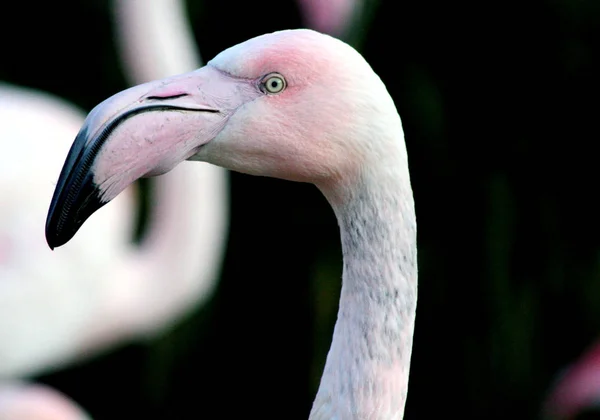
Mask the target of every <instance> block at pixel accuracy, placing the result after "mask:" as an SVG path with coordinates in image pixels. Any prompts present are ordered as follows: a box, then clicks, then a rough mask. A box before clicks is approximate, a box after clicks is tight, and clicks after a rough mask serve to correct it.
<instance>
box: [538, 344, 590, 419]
mask: <svg viewBox="0 0 600 420" xmlns="http://www.w3.org/2000/svg"><path fill="white" fill-rule="evenodd" d="M594 407H597V408H596V410H598V411H599V412H600V341H598V342H596V343H594V344H593V345H592V346H591V347H590V348H589V349H587V350H586V351H585V352H584V353H583V355H582V356H581V357H580V358H579V359H578V360H576V361H575V362H574V363H573V364H572V365H571V366H569V367H567V368H566V369H565V370H564V372H563V373H561V375H560V376H559V377H558V378H557V380H556V383H555V384H554V385H553V386H552V389H551V390H550V392H549V393H548V396H547V397H546V400H545V402H544V405H543V414H544V418H546V419H548V420H574V419H576V418H577V416H578V415H580V414H583V413H584V412H586V411H587V410H592V409H594Z"/></svg>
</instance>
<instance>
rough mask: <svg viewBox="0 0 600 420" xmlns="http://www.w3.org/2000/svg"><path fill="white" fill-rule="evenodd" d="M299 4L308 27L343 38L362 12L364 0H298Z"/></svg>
mask: <svg viewBox="0 0 600 420" xmlns="http://www.w3.org/2000/svg"><path fill="white" fill-rule="evenodd" d="M298 5H299V6H300V11H301V12H302V16H303V19H304V23H305V24H306V26H307V27H309V28H312V29H315V30H317V31H319V32H323V33H327V34H330V35H333V36H335V37H338V38H341V37H344V36H345V35H346V34H347V33H348V31H349V30H350V27H351V24H352V22H353V20H354V18H355V17H356V16H357V15H358V14H359V13H361V11H362V7H363V0H298Z"/></svg>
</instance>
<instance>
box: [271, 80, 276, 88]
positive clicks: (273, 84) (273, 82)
mask: <svg viewBox="0 0 600 420" xmlns="http://www.w3.org/2000/svg"><path fill="white" fill-rule="evenodd" d="M271 87H272V88H273V89H274V88H276V87H277V81H276V80H273V81H272V82H271Z"/></svg>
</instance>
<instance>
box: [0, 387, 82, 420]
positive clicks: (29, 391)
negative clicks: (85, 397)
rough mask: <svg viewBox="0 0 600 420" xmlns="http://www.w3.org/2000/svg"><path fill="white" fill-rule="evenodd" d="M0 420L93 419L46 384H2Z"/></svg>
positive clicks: (0, 390)
mask: <svg viewBox="0 0 600 420" xmlns="http://www.w3.org/2000/svg"><path fill="white" fill-rule="evenodd" d="M0 420H91V418H90V417H89V416H88V414H87V413H85V412H84V411H83V410H82V409H81V407H79V406H78V405H76V404H75V403H73V402H72V401H71V400H69V399H68V398H67V397H66V396H65V395H63V394H62V393H60V392H58V391H56V390H54V389H52V388H49V387H47V386H44V385H26V384H17V383H13V384H10V385H1V384H0Z"/></svg>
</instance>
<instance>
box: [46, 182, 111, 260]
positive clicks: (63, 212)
mask: <svg viewBox="0 0 600 420" xmlns="http://www.w3.org/2000/svg"><path fill="white" fill-rule="evenodd" d="M63 191H64V190H63ZM65 195H68V194H65ZM105 204H106V203H105V202H103V201H102V200H101V199H100V190H99V189H98V187H97V186H96V185H95V184H94V183H93V182H90V181H89V177H88V182H84V183H83V185H82V186H81V188H80V189H79V190H78V193H77V194H75V195H74V196H67V197H66V198H65V197H62V196H61V194H60V193H59V194H58V196H57V197H55V198H53V199H52V203H51V205H50V210H49V211H48V217H47V219H46V232H45V233H46V242H47V243H48V246H49V247H50V249H51V250H54V248H58V247H60V246H63V245H64V244H66V243H67V242H69V241H70V240H71V239H72V238H73V236H75V234H76V233H77V231H78V230H79V228H80V227H81V226H82V225H83V223H84V222H85V221H86V220H87V219H88V218H89V217H90V216H91V215H92V214H94V213H95V212H96V211H97V210H98V209H100V208H101V207H102V206H104V205H105Z"/></svg>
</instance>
